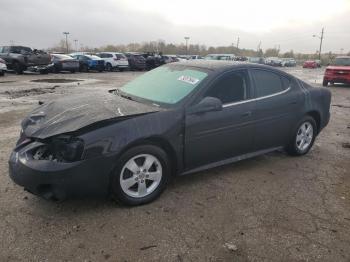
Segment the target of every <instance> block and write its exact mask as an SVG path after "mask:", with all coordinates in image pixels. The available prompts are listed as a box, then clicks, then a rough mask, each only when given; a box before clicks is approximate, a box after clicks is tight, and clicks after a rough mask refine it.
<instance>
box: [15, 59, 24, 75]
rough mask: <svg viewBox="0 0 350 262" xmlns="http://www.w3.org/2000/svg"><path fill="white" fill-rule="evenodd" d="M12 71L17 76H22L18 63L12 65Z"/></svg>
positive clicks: (21, 68)
mask: <svg viewBox="0 0 350 262" xmlns="http://www.w3.org/2000/svg"><path fill="white" fill-rule="evenodd" d="M13 70H14V71H15V73H16V74H17V75H22V74H23V67H22V66H21V64H20V63H18V62H14V63H13Z"/></svg>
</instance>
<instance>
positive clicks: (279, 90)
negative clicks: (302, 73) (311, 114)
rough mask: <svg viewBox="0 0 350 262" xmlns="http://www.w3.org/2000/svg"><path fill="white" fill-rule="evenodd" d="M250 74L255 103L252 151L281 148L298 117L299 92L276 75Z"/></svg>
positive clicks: (262, 71) (258, 71) (289, 81)
mask: <svg viewBox="0 0 350 262" xmlns="http://www.w3.org/2000/svg"><path fill="white" fill-rule="evenodd" d="M250 74H251V76H252V79H253V82H254V87H255V88H254V89H255V100H256V107H255V109H254V112H253V117H254V122H255V132H254V151H258V150H263V149H268V148H272V147H278V146H284V145H286V143H288V141H289V136H290V131H291V129H292V128H294V127H295V124H296V121H297V120H298V118H299V117H300V115H299V110H300V109H301V105H302V95H301V92H300V89H298V88H296V86H295V83H294V81H295V80H294V79H292V78H289V77H288V76H286V75H282V74H279V73H277V72H275V71H269V70H265V69H250Z"/></svg>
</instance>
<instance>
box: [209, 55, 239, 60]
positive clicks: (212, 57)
mask: <svg viewBox="0 0 350 262" xmlns="http://www.w3.org/2000/svg"><path fill="white" fill-rule="evenodd" d="M234 58H235V55H232V54H209V55H206V56H205V57H204V59H205V60H224V61H226V60H228V61H232V60H234Z"/></svg>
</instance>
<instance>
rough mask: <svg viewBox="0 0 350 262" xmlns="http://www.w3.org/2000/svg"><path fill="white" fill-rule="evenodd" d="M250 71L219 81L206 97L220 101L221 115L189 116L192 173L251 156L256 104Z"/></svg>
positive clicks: (188, 153)
mask: <svg viewBox="0 0 350 262" xmlns="http://www.w3.org/2000/svg"><path fill="white" fill-rule="evenodd" d="M251 94H252V92H251V85H250V81H249V78H248V74H247V71H246V70H239V71H237V70H236V71H232V72H229V73H225V74H224V75H222V76H221V77H219V78H218V79H217V80H216V81H214V82H213V84H212V85H211V86H210V87H209V88H208V90H207V91H206V92H205V93H204V95H202V97H203V98H204V97H216V98H218V99H220V100H221V102H222V103H223V109H222V110H221V111H213V112H206V113H199V114H189V113H188V114H186V120H185V166H186V169H192V168H195V167H199V166H201V165H205V164H209V163H213V162H217V161H221V160H225V159H228V158H231V157H234V156H238V155H242V154H244V153H247V152H249V151H250V150H251V148H252V139H253V128H254V126H253V122H252V112H253V110H254V101H252V100H249V99H250V98H251Z"/></svg>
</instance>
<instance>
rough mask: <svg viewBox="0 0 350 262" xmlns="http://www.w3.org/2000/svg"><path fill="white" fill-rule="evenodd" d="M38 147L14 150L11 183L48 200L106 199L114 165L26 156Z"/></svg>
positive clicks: (107, 160)
mask: <svg viewBox="0 0 350 262" xmlns="http://www.w3.org/2000/svg"><path fill="white" fill-rule="evenodd" d="M35 146H38V143H37V142H33V143H30V144H29V145H26V146H24V147H23V148H21V149H19V150H16V149H15V150H14V151H13V152H12V154H11V156H10V160H9V174H10V177H11V179H12V180H13V181H14V182H15V183H16V184H18V185H20V186H22V187H24V189H25V190H27V191H29V192H31V193H33V194H35V195H38V196H41V197H43V198H45V199H53V200H62V199H65V198H71V197H81V196H107V195H108V189H109V180H110V174H111V172H112V169H113V164H112V163H113V161H112V159H111V158H109V157H100V158H95V159H89V160H81V161H77V162H72V163H64V162H55V161H51V160H35V159H32V158H31V157H30V156H29V154H28V153H27V152H28V150H30V149H31V148H33V147H35Z"/></svg>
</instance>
